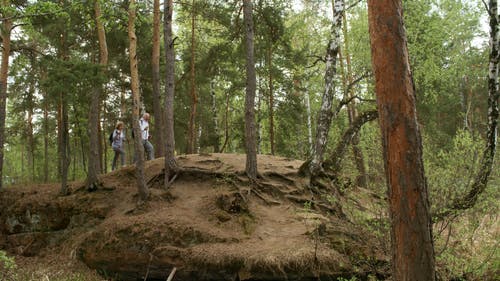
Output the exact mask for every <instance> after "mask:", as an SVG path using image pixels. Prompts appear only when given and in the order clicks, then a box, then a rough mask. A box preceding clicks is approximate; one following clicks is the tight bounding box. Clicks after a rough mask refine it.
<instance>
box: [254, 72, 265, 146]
mask: <svg viewBox="0 0 500 281" xmlns="http://www.w3.org/2000/svg"><path fill="white" fill-rule="evenodd" d="M258 81H259V86H257V89H258V90H257V91H258V92H257V113H256V114H257V123H256V124H255V127H256V128H255V132H256V134H257V137H256V138H257V154H261V153H262V119H264V117H263V114H262V100H263V99H264V93H263V92H264V90H263V89H262V88H261V86H260V85H261V83H260V81H261V79H259V80H258Z"/></svg>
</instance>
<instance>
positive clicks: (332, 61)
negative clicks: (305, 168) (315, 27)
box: [309, 0, 345, 177]
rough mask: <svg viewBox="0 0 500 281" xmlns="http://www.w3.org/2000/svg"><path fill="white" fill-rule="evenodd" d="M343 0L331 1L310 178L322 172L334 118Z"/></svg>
mask: <svg viewBox="0 0 500 281" xmlns="http://www.w3.org/2000/svg"><path fill="white" fill-rule="evenodd" d="M344 6H345V5H344V0H335V1H333V13H334V15H333V24H332V27H331V33H330V41H329V42H328V47H327V50H326V58H325V59H326V71H325V89H324V92H323V96H322V99H321V108H320V111H319V112H318V123H317V127H316V139H315V141H314V150H313V152H312V155H311V162H310V164H309V171H310V173H311V177H315V176H317V175H318V174H319V173H320V172H321V171H322V170H323V168H322V163H323V154H324V153H325V148H326V143H327V141H328V133H329V132H330V125H331V123H332V119H333V118H334V111H333V110H332V108H333V99H334V97H335V81H334V78H335V75H336V73H337V56H338V53H339V49H340V44H341V42H340V33H341V29H342V15H343V13H344Z"/></svg>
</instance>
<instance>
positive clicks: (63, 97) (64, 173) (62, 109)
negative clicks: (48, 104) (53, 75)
mask: <svg viewBox="0 0 500 281" xmlns="http://www.w3.org/2000/svg"><path fill="white" fill-rule="evenodd" d="M66 37H67V36H66V33H65V32H63V33H62V34H61V38H60V46H59V48H60V49H59V50H58V52H59V54H58V57H59V59H60V60H65V61H66V60H68V52H67V51H68V50H67V44H66ZM58 113H59V116H58V122H59V124H58V125H59V128H58V137H59V167H60V169H61V170H60V178H61V190H60V193H61V194H62V195H67V194H68V168H69V164H70V158H69V154H68V150H69V117H68V99H67V94H66V93H64V92H62V91H61V92H59V112H58Z"/></svg>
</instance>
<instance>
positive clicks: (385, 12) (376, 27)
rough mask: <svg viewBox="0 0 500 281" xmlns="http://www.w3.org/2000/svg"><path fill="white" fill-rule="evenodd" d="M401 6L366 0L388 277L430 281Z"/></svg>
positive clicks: (427, 223) (428, 232)
mask: <svg viewBox="0 0 500 281" xmlns="http://www.w3.org/2000/svg"><path fill="white" fill-rule="evenodd" d="M402 12H403V10H402V3H401V1H394V0H369V1H368V18H369V28H370V42H371V52H372V66H373V71H374V74H375V91H376V94H377V106H378V111H379V123H380V128H381V131H382V144H383V151H384V160H385V161H384V163H385V172H386V178H387V184H388V188H389V215H390V220H391V241H392V243H391V246H392V279H393V280H398V281H432V280H435V265H434V249H433V243H432V241H433V239H432V223H431V217H430V214H429V200H428V192H427V183H426V179H425V175H424V164H423V160H422V139H421V136H420V131H419V126H418V122H417V113H416V104H415V103H416V102H415V87H414V84H413V78H412V75H411V72H410V63H409V57H408V49H407V46H406V42H407V41H406V34H405V29H404V25H403V14H402Z"/></svg>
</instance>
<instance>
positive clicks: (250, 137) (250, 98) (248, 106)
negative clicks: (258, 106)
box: [243, 0, 257, 180]
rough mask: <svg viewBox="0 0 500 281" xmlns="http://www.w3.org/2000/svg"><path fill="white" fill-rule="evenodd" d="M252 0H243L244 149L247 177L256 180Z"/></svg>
mask: <svg viewBox="0 0 500 281" xmlns="http://www.w3.org/2000/svg"><path fill="white" fill-rule="evenodd" d="M252 14H253V12H252V0H243V18H244V21H245V31H246V32H245V35H246V36H245V51H246V95H245V149H246V154H247V157H246V158H247V159H246V166H245V171H246V173H247V176H248V177H249V178H250V179H252V180H255V179H257V151H256V143H255V142H256V139H255V136H256V133H255V88H256V84H257V82H256V76H255V57H254V46H253V44H254V43H253V37H254V30H253V28H254V27H253V18H252Z"/></svg>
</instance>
